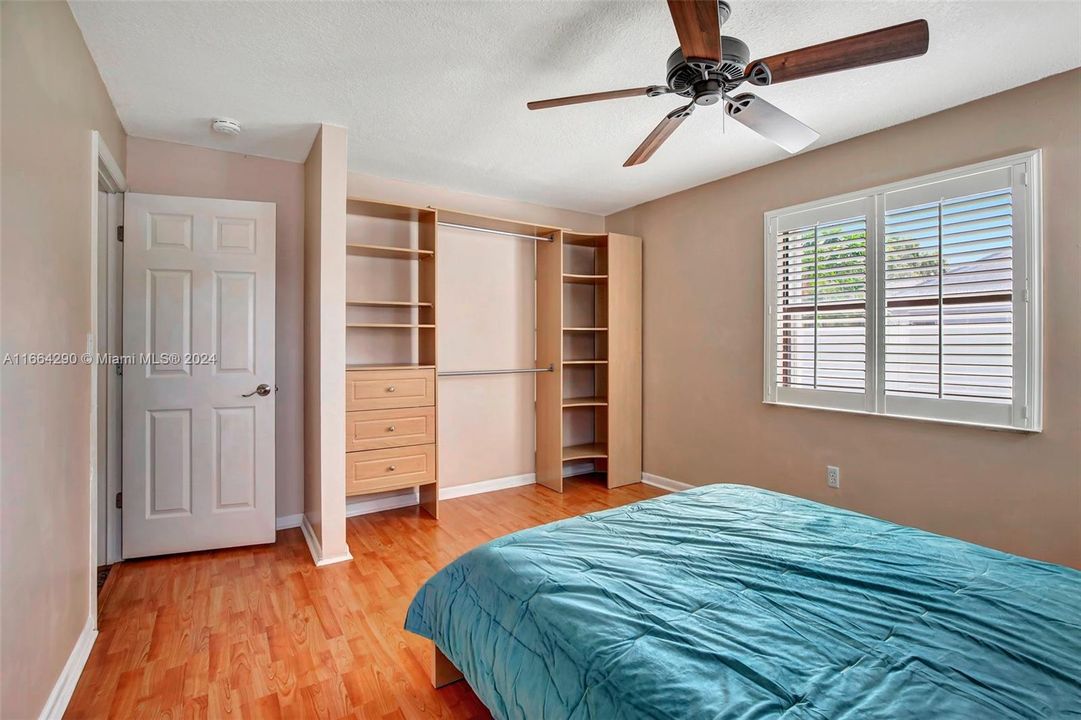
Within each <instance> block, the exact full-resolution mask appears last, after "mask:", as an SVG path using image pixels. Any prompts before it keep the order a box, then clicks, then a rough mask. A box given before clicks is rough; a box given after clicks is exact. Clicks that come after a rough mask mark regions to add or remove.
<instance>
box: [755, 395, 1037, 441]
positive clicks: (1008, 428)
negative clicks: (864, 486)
mask: <svg viewBox="0 0 1081 720" xmlns="http://www.w3.org/2000/svg"><path fill="white" fill-rule="evenodd" d="M762 404H763V405H772V406H775V407H782V408H800V409H803V410H825V411H827V412H835V413H844V414H845V415H862V416H864V417H874V418H886V419H890V420H914V421H916V422H923V423H933V424H935V425H953V426H956V427H968V428H978V429H980V430H995V431H998V432H1010V433H1018V434H1021V435H1037V434H1039V433H1041V432H1043V428H1042V427H1036V428H1019V427H1014V426H1012V425H993V424H990V423H978V422H967V421H964V420H946V419H944V418H933V417H920V416H916V415H897V414H888V413H873V412H867V411H866V410H849V409H846V408H835V407H827V406H823V405H808V404H803V403H793V402H778V401H776V400H763V401H762Z"/></svg>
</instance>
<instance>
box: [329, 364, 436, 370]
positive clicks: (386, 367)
mask: <svg viewBox="0 0 1081 720" xmlns="http://www.w3.org/2000/svg"><path fill="white" fill-rule="evenodd" d="M345 369H346V370H434V369H435V365H425V364H423V363H346V365H345Z"/></svg>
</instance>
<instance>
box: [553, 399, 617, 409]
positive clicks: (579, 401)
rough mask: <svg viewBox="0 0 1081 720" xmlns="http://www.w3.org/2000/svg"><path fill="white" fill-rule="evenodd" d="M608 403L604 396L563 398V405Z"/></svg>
mask: <svg viewBox="0 0 1081 720" xmlns="http://www.w3.org/2000/svg"><path fill="white" fill-rule="evenodd" d="M606 405H608V398H606V397H569V398H563V407H565V408H571V407H603V406H606Z"/></svg>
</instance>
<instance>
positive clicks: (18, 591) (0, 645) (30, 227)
mask: <svg viewBox="0 0 1081 720" xmlns="http://www.w3.org/2000/svg"><path fill="white" fill-rule="evenodd" d="M0 8H2V9H0V26H2V37H0V45H2V59H0V65H2V67H3V70H2V72H3V77H2V80H0V84H2V87H3V102H2V106H3V109H2V121H0V154H2V155H3V163H2V165H3V171H2V172H3V177H2V184H3V199H2V209H0V214H2V217H3V219H2V226H0V235H2V238H3V245H2V249H0V268H2V271H0V278H2V279H0V287H2V295H0V314H2V317H0V326H2V332H0V342H2V345H3V348H2V352H3V353H8V352H11V353H15V352H35V351H36V352H73V353H82V352H84V351H85V350H86V336H87V333H89V332H90V210H91V205H90V203H91V190H90V188H91V186H92V183H93V182H94V178H95V175H96V168H92V167H91V160H90V131H91V130H98V131H100V132H101V133H102V138H103V140H104V141H105V143H106V144H107V145H108V147H109V149H110V150H111V151H112V153H113V155H114V157H116V159H117V162H118V163H120V165H121V167H123V165H124V129H123V127H121V125H120V121H119V119H118V118H117V116H116V112H115V110H114V109H113V106H112V103H111V102H110V100H109V96H108V94H107V93H106V91H105V86H104V84H102V81H101V78H100V77H99V76H98V71H97V68H96V67H95V66H94V63H93V61H92V60H91V58H90V53H89V52H88V51H87V49H86V46H85V44H84V43H83V38H82V35H81V33H80V32H79V28H78V26H77V25H76V24H75V20H74V18H72V15H71V11H70V10H69V9H68V5H67V3H59V2H57V3H12V2H4V3H3V4H2V6H0ZM90 382H91V376H90V370H89V368H87V366H86V365H76V366H66V367H40V366H39V367H13V366H4V367H3V369H2V371H0V415H2V420H0V462H2V464H3V467H2V470H0V478H2V479H0V509H2V510H0V512H2V516H0V525H2V529H0V545H2V561H0V567H2V568H3V577H2V579H0V638H2V639H0V678H2V680H0V683H2V684H0V717H5V718H30V717H37V715H38V713H39V712H40V711H41V709H42V706H43V705H44V704H45V702H46V699H47V698H48V697H49V693H50V692H51V690H52V688H53V685H54V684H55V683H56V680H57V677H58V676H59V674H60V671H61V669H62V668H63V667H64V663H65V662H67V659H68V656H69V654H70V653H71V651H72V648H73V647H74V645H75V642H76V639H77V638H78V637H79V633H80V632H81V631H82V629H83V627H84V626H85V625H86V622H87V617H88V609H89V600H90V595H89V583H90V572H89V559H90V558H89V543H90V492H89V491H90V480H89V466H90V448H89V428H90Z"/></svg>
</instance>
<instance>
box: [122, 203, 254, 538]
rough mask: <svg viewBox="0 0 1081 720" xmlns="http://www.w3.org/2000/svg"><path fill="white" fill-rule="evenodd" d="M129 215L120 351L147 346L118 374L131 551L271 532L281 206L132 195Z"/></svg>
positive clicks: (130, 352) (126, 523)
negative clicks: (276, 251) (276, 266)
mask: <svg viewBox="0 0 1081 720" xmlns="http://www.w3.org/2000/svg"><path fill="white" fill-rule="evenodd" d="M124 224H125V234H126V237H125V241H126V242H125V248H124V298H125V303H124V353H125V354H126V355H129V356H131V355H138V354H139V353H145V354H148V355H150V356H149V357H146V356H144V357H142V358H141V359H140V361H139V362H138V364H136V365H133V366H129V367H127V368H125V372H124V379H123V383H124V386H125V387H124V393H123V406H124V411H123V416H124V442H123V455H124V478H123V482H124V509H123V521H124V537H123V551H124V557H141V556H146V555H160V554H166V553H174V552H187V551H192V550H205V549H211V548H219V547H230V546H235V545H250V544H256V543H267V542H273V541H274V515H275V513H274V392H273V389H274V388H275V384H274V380H275V378H274V243H275V239H274V231H275V225H274V224H275V206H274V204H273V203H257V202H240V201H233V200H214V199H207V198H184V197H169V196H163V195H144V194H137V193H129V194H128V195H127V196H126V207H125V223H124ZM149 360H153V361H155V362H148V361H149ZM260 384H266V385H267V386H268V387H269V388H271V392H270V393H269V394H267V395H265V396H264V395H259V394H256V393H254V392H253V391H254V390H255V389H256V387H258V386H259V385H260ZM245 395H247V396H248V397H245Z"/></svg>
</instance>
